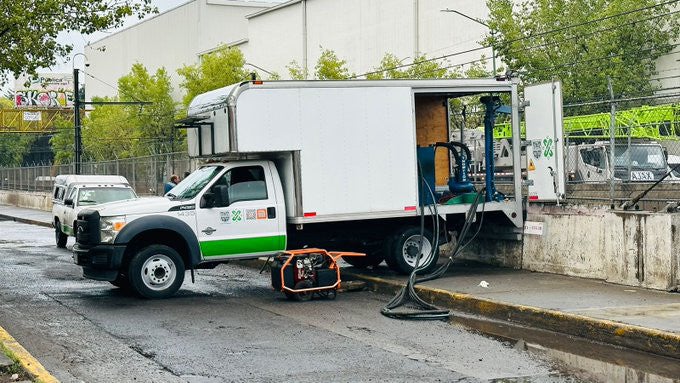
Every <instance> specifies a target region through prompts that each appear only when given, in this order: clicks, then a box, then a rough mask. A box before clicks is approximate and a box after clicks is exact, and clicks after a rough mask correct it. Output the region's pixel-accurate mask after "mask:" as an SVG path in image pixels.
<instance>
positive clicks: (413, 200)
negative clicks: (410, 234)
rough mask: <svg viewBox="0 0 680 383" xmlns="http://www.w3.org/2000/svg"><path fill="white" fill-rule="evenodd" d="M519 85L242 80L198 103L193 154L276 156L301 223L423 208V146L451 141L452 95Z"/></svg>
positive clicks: (443, 162)
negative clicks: (419, 155) (449, 109)
mask: <svg viewBox="0 0 680 383" xmlns="http://www.w3.org/2000/svg"><path fill="white" fill-rule="evenodd" d="M511 90H512V83H511V82H510V81H496V80H490V79H481V80H395V81H359V80H357V81H331V82H329V81H323V82H320V81H317V82H315V81H305V82H295V81H292V82H291V81H286V82H264V83H260V82H248V83H242V84H235V85H231V86H228V87H225V88H221V89H217V90H215V91H212V92H208V93H206V94H203V95H201V96H198V97H196V98H195V99H194V101H193V102H192V103H191V105H190V106H189V117H190V118H191V119H192V120H193V121H194V124H195V129H189V130H188V142H189V154H190V155H191V156H195V157H215V156H224V157H226V158H230V157H232V158H235V159H241V158H266V159H272V160H274V161H275V162H276V163H277V167H278V169H279V172H280V174H281V178H282V183H283V187H284V192H285V196H286V202H287V215H288V217H289V221H290V222H292V223H303V222H322V221H334V220H349V219H358V218H359V217H362V218H385V217H399V216H408V215H416V214H417V211H416V210H417V209H416V207H417V206H418V205H419V201H418V183H419V179H418V161H417V154H416V152H417V147H418V146H427V145H430V144H433V143H434V142H438V141H449V140H450V138H449V137H450V134H449V127H448V123H447V117H446V116H447V115H446V105H445V104H446V100H447V99H448V98H454V97H460V96H464V95H470V94H483V93H490V92H494V93H510V92H511ZM419 100H421V101H420V102H419ZM437 155H438V157H437V164H436V166H437V168H438V169H443V170H446V171H445V172H438V174H443V173H446V174H445V177H448V169H449V167H450V165H449V162H448V161H449V158H448V154H447V153H445V151H444V150H442V151H438V153H437ZM439 178H441V177H439ZM442 183H444V184H445V179H444V181H443V182H442V180H439V181H438V184H442ZM509 203H510V204H511V205H512V206H509V205H508V202H501V203H499V204H501V205H503V204H505V206H501V205H496V206H494V204H490V206H488V207H487V211H490V210H505V209H506V208H509V209H512V210H513V211H514V210H515V209H516V206H515V204H514V201H510V202H509ZM520 208H521V207H520ZM446 209H448V210H457V212H459V213H460V212H463V211H464V210H465V208H464V207H460V206H455V207H446Z"/></svg>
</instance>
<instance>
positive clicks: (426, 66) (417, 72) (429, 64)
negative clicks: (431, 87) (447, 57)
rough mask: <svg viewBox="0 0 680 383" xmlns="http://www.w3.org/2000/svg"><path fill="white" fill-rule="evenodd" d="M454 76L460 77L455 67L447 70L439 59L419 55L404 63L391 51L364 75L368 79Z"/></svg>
mask: <svg viewBox="0 0 680 383" xmlns="http://www.w3.org/2000/svg"><path fill="white" fill-rule="evenodd" d="M456 77H460V73H459V71H458V70H456V68H454V69H453V70H449V69H448V68H446V67H445V66H444V65H442V63H441V62H440V61H439V60H432V59H428V58H427V56H425V55H421V56H418V57H416V58H415V59H414V60H413V62H411V63H410V64H404V63H403V60H399V58H398V57H397V56H395V55H394V54H392V53H386V54H385V56H383V58H382V60H380V65H379V66H378V67H376V68H375V71H374V72H373V73H369V74H367V75H366V78H367V79H369V80H382V79H406V78H410V79H421V78H456Z"/></svg>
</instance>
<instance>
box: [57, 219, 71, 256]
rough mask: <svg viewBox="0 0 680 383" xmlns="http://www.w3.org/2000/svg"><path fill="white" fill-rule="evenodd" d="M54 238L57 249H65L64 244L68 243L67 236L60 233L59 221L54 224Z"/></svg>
mask: <svg viewBox="0 0 680 383" xmlns="http://www.w3.org/2000/svg"><path fill="white" fill-rule="evenodd" d="M54 237H55V240H56V242H57V247H59V248H62V249H63V248H65V247H66V242H67V241H68V235H66V234H65V233H64V232H62V231H61V227H60V224H59V221H56V222H55V223H54Z"/></svg>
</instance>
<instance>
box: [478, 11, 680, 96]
mask: <svg viewBox="0 0 680 383" xmlns="http://www.w3.org/2000/svg"><path fill="white" fill-rule="evenodd" d="M513 3H514V2H513V0H487V6H488V7H489V11H490V15H489V20H488V24H489V27H490V29H491V30H493V31H495V33H494V34H493V35H489V36H488V37H487V38H486V43H490V44H493V46H494V48H495V49H496V52H497V54H498V55H500V56H501V57H502V58H503V61H504V62H505V63H506V64H507V66H508V67H509V68H510V69H512V70H519V71H521V73H522V78H523V79H524V80H525V82H528V83H533V82H540V81H547V80H551V79H553V78H557V79H560V80H561V81H562V84H563V94H564V99H565V103H569V102H578V101H586V100H593V99H601V98H603V97H608V93H607V77H611V78H613V79H614V81H613V83H614V91H615V93H616V94H617V95H618V96H625V95H640V94H643V93H650V92H652V91H653V90H654V84H653V83H652V82H651V81H650V78H651V76H652V75H653V74H655V71H656V60H657V59H658V58H659V57H662V56H664V55H666V54H668V53H669V52H671V50H673V48H674V47H675V45H674V44H673V43H672V42H673V41H677V39H678V36H679V34H680V25H679V17H680V16H679V15H678V14H677V13H671V12H672V9H671V8H672V5H668V4H664V5H659V4H657V1H655V0H559V1H554V0H524V1H523V2H522V3H521V4H519V5H518V6H514V7H513Z"/></svg>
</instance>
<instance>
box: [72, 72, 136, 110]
mask: <svg viewBox="0 0 680 383" xmlns="http://www.w3.org/2000/svg"><path fill="white" fill-rule="evenodd" d="M83 73H85V75H86V76H89V77H92V79H94V80H97V81H99V82H101V83H102V84H104V85H107V86H109V87H110V88H111V89H114V90H115V91H116V92H118V93H122V94H124V95H127V96H128V97H130V98H131V99H133V100H135V101H136V102H145V101H142V100H140V99H138V98H137V97H135V96H134V95H131V94H128V93H126V92H123V91H122V90H121V89H120V88H119V87H115V86H113V85H111V84H109V83H108V82H106V81H104V80H102V79H99V78H97V77H95V76H93V75H91V74H89V73H87V72H84V71H83Z"/></svg>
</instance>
